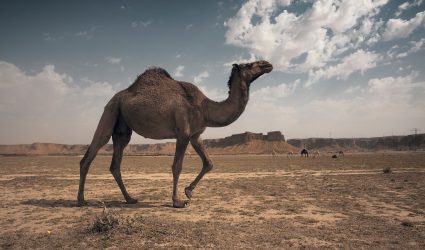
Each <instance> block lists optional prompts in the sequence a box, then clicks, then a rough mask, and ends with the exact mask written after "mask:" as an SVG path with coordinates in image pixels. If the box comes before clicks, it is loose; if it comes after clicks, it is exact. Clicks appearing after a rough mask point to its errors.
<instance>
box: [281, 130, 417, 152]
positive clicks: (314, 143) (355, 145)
mask: <svg viewBox="0 0 425 250" xmlns="http://www.w3.org/2000/svg"><path fill="white" fill-rule="evenodd" d="M288 143H289V144H291V145H293V146H295V147H298V148H301V147H304V146H305V147H307V148H308V149H313V150H314V149H318V150H321V151H337V150H345V151H356V152H358V151H378V150H396V151H406V150H425V134H417V135H406V136H384V137H371V138H338V139H333V138H308V139H291V140H288Z"/></svg>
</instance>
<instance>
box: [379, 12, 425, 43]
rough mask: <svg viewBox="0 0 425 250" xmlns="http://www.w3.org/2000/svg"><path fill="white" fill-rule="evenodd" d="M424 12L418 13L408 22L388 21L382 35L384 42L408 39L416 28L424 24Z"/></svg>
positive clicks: (399, 20)
mask: <svg viewBox="0 0 425 250" xmlns="http://www.w3.org/2000/svg"><path fill="white" fill-rule="evenodd" d="M424 18H425V11H423V12H419V13H417V14H416V16H415V17H413V18H411V19H410V20H403V19H398V18H396V19H390V20H388V22H387V24H386V26H385V31H384V32H383V34H382V38H383V40H384V41H389V40H393V39H396V38H404V37H408V36H409V35H410V34H411V33H412V32H413V31H414V30H415V29H416V28H417V27H419V26H420V25H422V24H423V23H424Z"/></svg>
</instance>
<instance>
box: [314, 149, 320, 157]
mask: <svg viewBox="0 0 425 250" xmlns="http://www.w3.org/2000/svg"><path fill="white" fill-rule="evenodd" d="M316 157H317V158H319V157H320V152H319V150H314V152H313V158H316Z"/></svg>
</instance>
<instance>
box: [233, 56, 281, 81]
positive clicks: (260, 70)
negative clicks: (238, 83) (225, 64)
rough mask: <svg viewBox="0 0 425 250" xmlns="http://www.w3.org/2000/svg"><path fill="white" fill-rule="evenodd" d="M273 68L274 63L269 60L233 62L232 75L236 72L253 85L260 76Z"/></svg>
mask: <svg viewBox="0 0 425 250" xmlns="http://www.w3.org/2000/svg"><path fill="white" fill-rule="evenodd" d="M272 70H273V65H271V63H269V62H267V61H263V60H262V61H257V62H252V63H242V64H233V69H232V75H233V74H236V75H238V77H239V78H240V79H241V80H242V81H244V82H245V83H246V84H248V87H249V85H251V83H252V82H253V81H255V80H256V79H257V78H258V77H260V76H261V75H263V74H265V73H269V72H271V71H272Z"/></svg>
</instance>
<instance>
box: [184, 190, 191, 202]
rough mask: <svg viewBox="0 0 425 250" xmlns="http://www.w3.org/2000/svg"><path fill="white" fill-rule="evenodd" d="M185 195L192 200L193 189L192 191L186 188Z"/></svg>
mask: <svg viewBox="0 0 425 250" xmlns="http://www.w3.org/2000/svg"><path fill="white" fill-rule="evenodd" d="M184 193H185V194H186V197H187V198H188V199H189V200H190V199H191V198H192V189H190V188H189V187H186V188H185V189H184Z"/></svg>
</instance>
